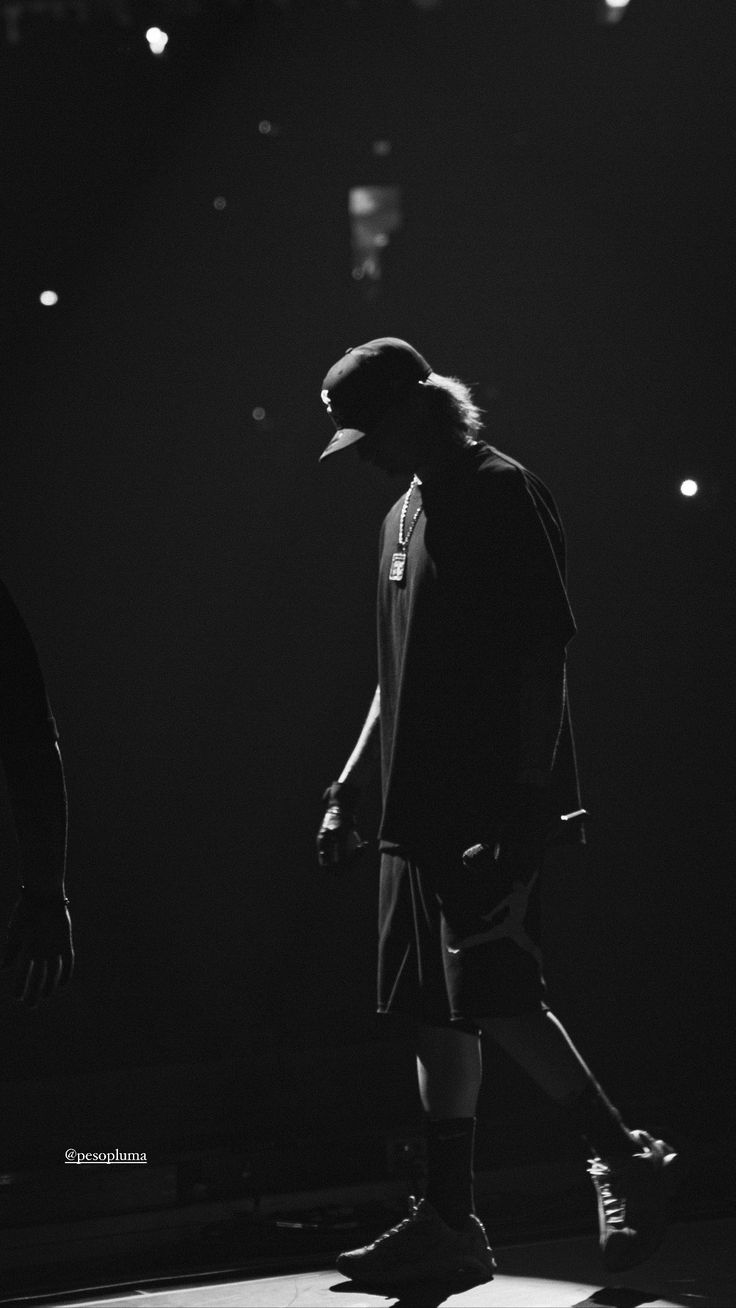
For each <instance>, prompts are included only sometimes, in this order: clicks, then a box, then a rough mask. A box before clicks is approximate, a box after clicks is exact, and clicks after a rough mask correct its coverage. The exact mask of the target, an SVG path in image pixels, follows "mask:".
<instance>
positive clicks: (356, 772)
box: [338, 686, 381, 791]
mask: <svg viewBox="0 0 736 1308" xmlns="http://www.w3.org/2000/svg"><path fill="white" fill-rule="evenodd" d="M380 745H381V687H380V686H376V693H375V695H374V696H373V700H372V702H371V706H370V708H369V710H368V715H367V717H366V720H365V722H364V723H363V730H362V731H361V733H360V735H359V737H358V741H357V744H356V746H355V749H354V750H353V752H352V754H351V755H350V758H349V759H348V761H347V763H346V764H345V767H344V768H343V770H342V772H341V773H340V776H339V778H338V784H340V785H346V784H347V785H350V786H353V787H355V789H356V790H359V791H362V790H364V789H365V787H366V786H367V785H368V783H369V781H370V780H371V779H372V777H373V775H374V773H375V771H376V767H377V765H378V757H379V752H380Z"/></svg>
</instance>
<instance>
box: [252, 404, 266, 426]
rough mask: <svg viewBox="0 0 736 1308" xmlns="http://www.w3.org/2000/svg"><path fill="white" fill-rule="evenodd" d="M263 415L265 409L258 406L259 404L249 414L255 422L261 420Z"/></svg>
mask: <svg viewBox="0 0 736 1308" xmlns="http://www.w3.org/2000/svg"><path fill="white" fill-rule="evenodd" d="M265 416H266V410H265V409H262V408H261V406H260V404H259V405H257V406H256V408H255V409H254V410H253V412H252V414H251V417H252V418H253V419H254V420H255V421H256V422H263V420H264V418H265Z"/></svg>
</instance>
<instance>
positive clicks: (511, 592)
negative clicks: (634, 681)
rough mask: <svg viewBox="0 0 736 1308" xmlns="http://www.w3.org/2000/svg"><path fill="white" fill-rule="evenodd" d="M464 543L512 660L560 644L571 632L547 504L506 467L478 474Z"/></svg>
mask: <svg viewBox="0 0 736 1308" xmlns="http://www.w3.org/2000/svg"><path fill="white" fill-rule="evenodd" d="M467 529H468V536H467V545H468V546H469V548H470V549H471V550H472V554H473V557H474V560H475V566H476V567H477V569H478V575H477V577H476V578H475V590H476V595H477V597H478V602H479V604H480V605H481V606H482V605H483V603H484V597H487V602H489V603H490V604H492V605H493V606H494V608H495V610H496V613H497V615H498V616H501V613H503V618H504V625H506V624H507V625H506V630H507V632H508V634H509V639H510V642H511V644H512V646H513V647H514V648H515V650H516V653H517V654H518V656H519V657H522V658H523V657H525V656H531V657H533V656H534V655H536V654H538V653H540V652H543V651H547V650H552V649H555V648H560V647H564V646H565V645H566V644H567V642H568V641H569V640H570V639H571V638H572V636H574V634H575V621H574V618H573V615H572V612H571V609H570V604H569V601H568V597H567V592H566V588H565V577H564V570H565V548H564V536H563V533H562V527H561V524H560V520H559V516H558V514H557V512H556V509H555V506H554V502H553V501H552V499H551V496H549V494H548V493H547V494H546V495H543V494H542V493H540V490H539V488H538V487H537V486H535V485H534V483H533V482H532V481H531V480H529V479H527V477H526V476H525V474H524V473H523V472H522V471H521V469H518V468H516V467H514V466H513V465H511V466H506V467H501V468H500V469H495V468H494V469H492V470H489V471H488V472H487V473H486V475H484V476H482V477H480V478H479V479H478V485H477V491H476V493H475V494H474V495H473V496H472V499H471V502H470V505H469V514H468V523H467Z"/></svg>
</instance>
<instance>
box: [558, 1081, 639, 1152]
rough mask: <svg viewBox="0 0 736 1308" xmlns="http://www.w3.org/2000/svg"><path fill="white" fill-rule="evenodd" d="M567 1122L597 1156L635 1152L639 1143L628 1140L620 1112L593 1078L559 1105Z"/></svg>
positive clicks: (627, 1133) (628, 1135)
mask: <svg viewBox="0 0 736 1308" xmlns="http://www.w3.org/2000/svg"><path fill="white" fill-rule="evenodd" d="M562 1108H563V1111H564V1112H565V1114H566V1116H567V1118H568V1120H569V1121H571V1122H572V1124H573V1125H574V1127H575V1129H576V1130H577V1131H578V1132H579V1133H580V1135H581V1136H582V1137H583V1139H584V1141H585V1143H586V1144H587V1145H588V1147H589V1149H591V1150H592V1152H593V1153H594V1154H596V1155H597V1156H598V1157H599V1158H610V1157H612V1156H613V1157H617V1156H620V1155H622V1154H623V1155H631V1154H634V1153H636V1151H637V1149H638V1148H639V1145H638V1144H637V1143H636V1141H635V1140H632V1138H631V1135H630V1133H629V1132H628V1131H627V1129H626V1127H625V1126H624V1124H623V1121H622V1118H621V1114H620V1113H619V1111H618V1109H617V1108H614V1106H613V1104H612V1103H611V1102H610V1100H609V1099H607V1097H606V1096H605V1095H604V1093H603V1091H602V1090H601V1088H600V1086H599V1085H598V1084H597V1082H595V1081H589V1082H588V1084H587V1086H586V1087H585V1089H584V1090H583V1092H582V1094H579V1095H576V1096H575V1097H574V1098H573V1099H568V1100H567V1101H566V1102H565V1103H564V1104H563V1105H562Z"/></svg>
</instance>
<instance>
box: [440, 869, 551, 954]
mask: <svg viewBox="0 0 736 1308" xmlns="http://www.w3.org/2000/svg"><path fill="white" fill-rule="evenodd" d="M538 876H539V873H538V872H535V874H534V876H533V877H532V878H531V880H530V881H514V883H513V886H512V888H511V891H510V893H509V894H508V895H506V897H505V898H504V899H501V900H499V902H498V904H497V905H496V907H495V908H493V909H492V910H491V912H490V913H484V914H483V916H482V919H481V920H482V921H483V922H488V924H489V926H488V930H487V931H478V932H476V933H475V934H474V935H472V936H466V937H465V939H464V940H460V941H458V943H457V945H456V946H455V947H454V948H453V946H451V945H448V946H447V952H448V954H459V953H461V951H462V950H463V949H473V948H474V947H475V946H476V945H485V944H489V943H490V942H491V941H492V940H513V942H514V944H516V945H518V946H519V948H520V949H523V950H525V951H526V952H527V953H528V954H532V955H533V956H534V958H536V960H537V962H538V963H540V965H541V961H542V959H541V954H540V951H539V949H538V947H537V946H536V945H535V943H534V941H533V940H532V938H531V936H530V935H529V934H528V933H527V931H526V929H525V927H524V918H525V916H526V910H527V906H528V904H529V896H530V894H531V892H532V888H533V886H534V883H535V882H536V880H537V877H538Z"/></svg>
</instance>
